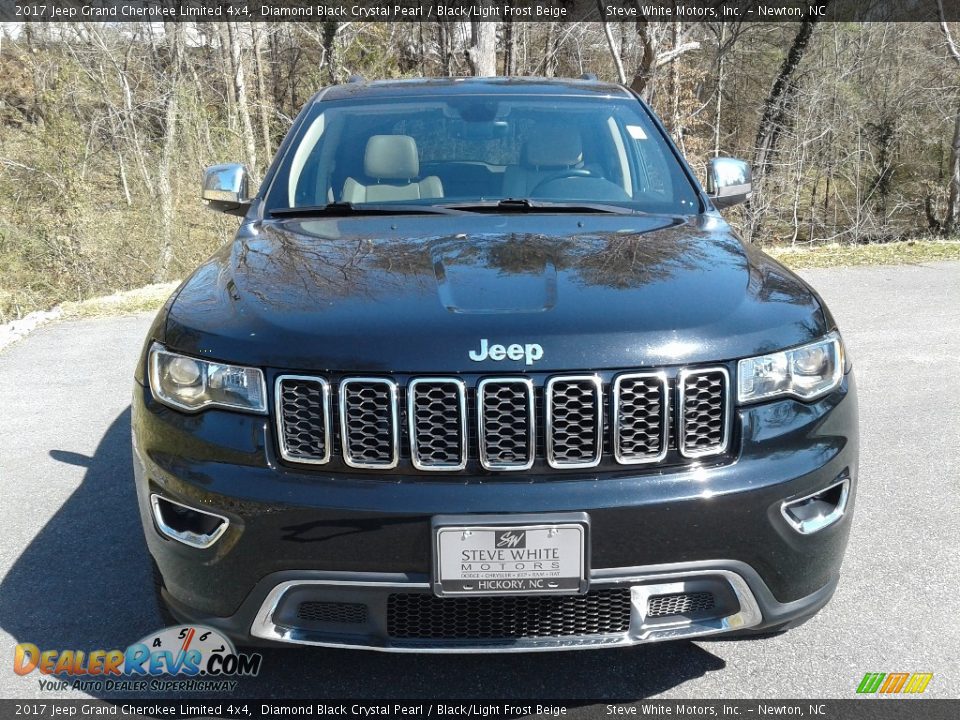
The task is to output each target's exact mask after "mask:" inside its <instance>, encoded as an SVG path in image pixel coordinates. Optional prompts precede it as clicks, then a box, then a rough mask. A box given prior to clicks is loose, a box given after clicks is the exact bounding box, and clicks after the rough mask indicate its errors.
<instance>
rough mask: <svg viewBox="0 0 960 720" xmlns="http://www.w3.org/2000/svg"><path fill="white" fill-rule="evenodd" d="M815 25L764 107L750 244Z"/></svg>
mask: <svg viewBox="0 0 960 720" xmlns="http://www.w3.org/2000/svg"><path fill="white" fill-rule="evenodd" d="M816 22H817V18H816V16H814V17H812V18H809V19H807V20H804V21H803V22H802V23H801V25H800V29H799V30H798V31H797V34H796V36H795V37H794V38H793V43H792V44H791V45H790V50H789V52H788V53H787V57H786V58H785V59H784V61H783V64H782V65H781V66H780V72H778V73H777V77H776V79H775V80H774V81H773V86H772V87H771V88H770V93H769V94H768V95H767V99H766V101H765V102H764V104H763V115H762V116H761V118H760V126H759V127H758V128H757V139H756V143H755V145H754V153H753V189H754V202H751V203H749V204H748V206H747V209H748V218H747V222H746V224H745V226H744V233H745V235H746V236H747V239H748V240H752V239H753V238H756V237H758V236H759V235H760V232H761V230H762V226H763V218H764V215H765V213H764V212H763V211H762V210H758V209H757V206H756V204H755V201H756V200H760V199H761V198H762V196H763V194H764V191H765V189H766V188H765V185H766V180H767V175H768V171H769V169H770V167H771V165H772V164H773V159H774V157H775V155H776V152H777V144H778V143H779V142H780V136H781V135H782V134H783V131H784V129H785V128H786V126H787V123H788V122H789V111H790V106H791V103H792V102H793V99H794V96H795V95H796V93H797V89H798V88H797V83H796V80H795V75H796V73H797V68H798V67H799V66H800V61H801V60H802V59H803V54H804V52H806V49H807V45H808V44H809V42H810V37H811V35H813V29H814V27H815V25H816Z"/></svg>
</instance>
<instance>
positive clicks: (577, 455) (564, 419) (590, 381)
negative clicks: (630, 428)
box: [546, 375, 603, 468]
mask: <svg viewBox="0 0 960 720" xmlns="http://www.w3.org/2000/svg"><path fill="white" fill-rule="evenodd" d="M546 395H547V462H548V463H549V464H550V465H551V466H552V467H580V468H588V467H594V466H595V465H598V464H599V463H600V458H601V456H602V455H603V384H602V383H601V382H600V378H598V377H597V376H596V375H575V376H570V377H557V378H553V379H551V380H550V381H549V382H548V383H547V392H546Z"/></svg>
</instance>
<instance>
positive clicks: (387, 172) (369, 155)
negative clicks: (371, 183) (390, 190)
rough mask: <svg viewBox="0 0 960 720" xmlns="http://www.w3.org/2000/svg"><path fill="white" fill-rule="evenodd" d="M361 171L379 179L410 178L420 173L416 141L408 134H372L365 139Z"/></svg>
mask: <svg viewBox="0 0 960 720" xmlns="http://www.w3.org/2000/svg"><path fill="white" fill-rule="evenodd" d="M363 171H364V172H365V173H366V174H367V176H368V177H372V178H377V179H379V180H412V179H413V178H415V177H417V176H418V175H419V174H420V160H419V159H418V158H417V143H416V141H415V140H414V139H413V138H412V137H410V136H409V135H374V136H373V137H371V138H370V139H369V140H367V151H366V153H364V156H363Z"/></svg>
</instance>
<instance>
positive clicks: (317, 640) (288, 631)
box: [250, 563, 763, 653]
mask: <svg viewBox="0 0 960 720" xmlns="http://www.w3.org/2000/svg"><path fill="white" fill-rule="evenodd" d="M696 565H697V566H698V567H697V568H696V569H693V568H691V569H690V570H682V569H679V570H677V569H675V570H673V571H671V572H666V573H664V572H662V569H661V570H660V571H658V569H657V568H656V567H655V566H654V567H651V568H650V572H649V573H648V572H646V571H645V568H629V569H624V571H623V574H622V575H618V574H617V571H616V570H610V569H605V570H603V571H602V575H597V574H592V575H591V587H592V588H594V589H597V588H601V587H623V586H624V585H629V586H630V587H631V605H632V612H631V618H630V628H629V630H628V631H627V632H625V633H621V634H614V635H586V636H573V637H566V636H565V637H537V638H518V639H508V640H500V641H475V642H474V641H455V642H453V641H440V642H438V643H435V644H430V641H396V642H395V644H394V641H391V640H390V639H389V638H387V639H384V640H382V642H379V643H378V642H371V641H370V638H369V637H366V638H364V637H360V636H358V637H357V638H356V640H354V639H352V638H350V639H347V638H345V639H339V638H337V639H332V638H330V637H329V635H325V634H324V633H320V632H317V631H312V630H308V629H303V628H296V627H289V626H284V625H280V624H277V623H275V622H274V615H275V613H276V611H277V609H278V608H279V606H280V604H281V601H282V600H283V597H284V595H285V594H286V593H288V592H290V591H291V590H293V589H294V588H303V587H309V586H326V587H330V588H338V587H339V588H344V589H349V588H368V589H372V590H386V591H390V590H405V591H412V592H417V591H422V592H429V590H430V583H429V582H413V581H404V580H396V581H395V580H386V579H384V578H383V576H377V575H374V574H369V575H367V577H368V578H369V579H364V575H366V574H364V573H356V574H353V576H354V577H355V578H356V579H351V580H343V579H337V580H316V579H311V580H289V581H285V582H281V583H279V584H278V585H276V586H275V587H274V588H273V589H272V590H271V591H270V592H269V593H268V594H267V596H266V598H265V599H264V601H263V603H262V604H261V606H260V609H259V611H258V612H257V615H256V617H255V618H254V621H253V624H252V626H251V628H250V634H251V635H252V636H253V637H256V638H260V639H262V640H271V641H274V642H282V643H290V644H295V645H315V646H320V647H333V648H348V649H363V650H376V651H380V652H414V653H491V652H496V653H503V652H538V651H547V650H575V649H587V648H599V647H621V646H630V645H639V644H642V643H648V642H657V641H662V640H677V639H681V638H692V637H700V636H704V635H717V634H721V633H725V632H730V631H734V630H743V629H746V628H750V627H753V626H754V625H758V624H759V623H760V622H761V621H762V619H763V615H762V613H761V611H760V607H759V605H758V604H757V601H756V598H755V597H754V595H753V592H752V591H751V589H750V585H749V584H748V583H747V581H746V580H745V579H744V578H743V577H742V576H741V575H739V574H738V573H735V572H733V571H731V570H724V569H715V570H713V569H709V568H706V569H704V568H703V567H702V564H701V563H697V564H696ZM709 580H717V581H723V582H725V583H726V584H727V586H728V587H729V590H730V591H731V592H732V594H733V596H734V597H735V598H736V601H737V603H738V605H739V609H737V610H736V611H735V612H733V613H731V614H729V615H726V616H723V617H711V618H706V619H697V620H691V619H689V618H683V617H678V618H677V619H676V620H665V619H663V618H659V619H657V620H656V621H655V622H652V621H650V619H649V618H647V616H646V613H647V601H648V599H649V598H650V597H651V596H653V595H665V594H671V593H681V592H686V591H688V588H689V585H690V584H691V583H698V582H699V583H702V582H703V581H709ZM341 637H342V636H341ZM365 640H366V641H365Z"/></svg>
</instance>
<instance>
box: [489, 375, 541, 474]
mask: <svg viewBox="0 0 960 720" xmlns="http://www.w3.org/2000/svg"><path fill="white" fill-rule="evenodd" d="M477 415H478V419H479V443H480V463H481V464H482V465H483V466H484V467H485V468H486V469H487V470H526V469H528V468H530V467H532V466H533V460H534V455H535V452H536V431H535V425H536V421H535V416H534V396H533V382H532V381H530V380H527V379H525V378H523V379H521V378H488V379H486V380H481V381H480V384H479V386H478V387H477Z"/></svg>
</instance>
